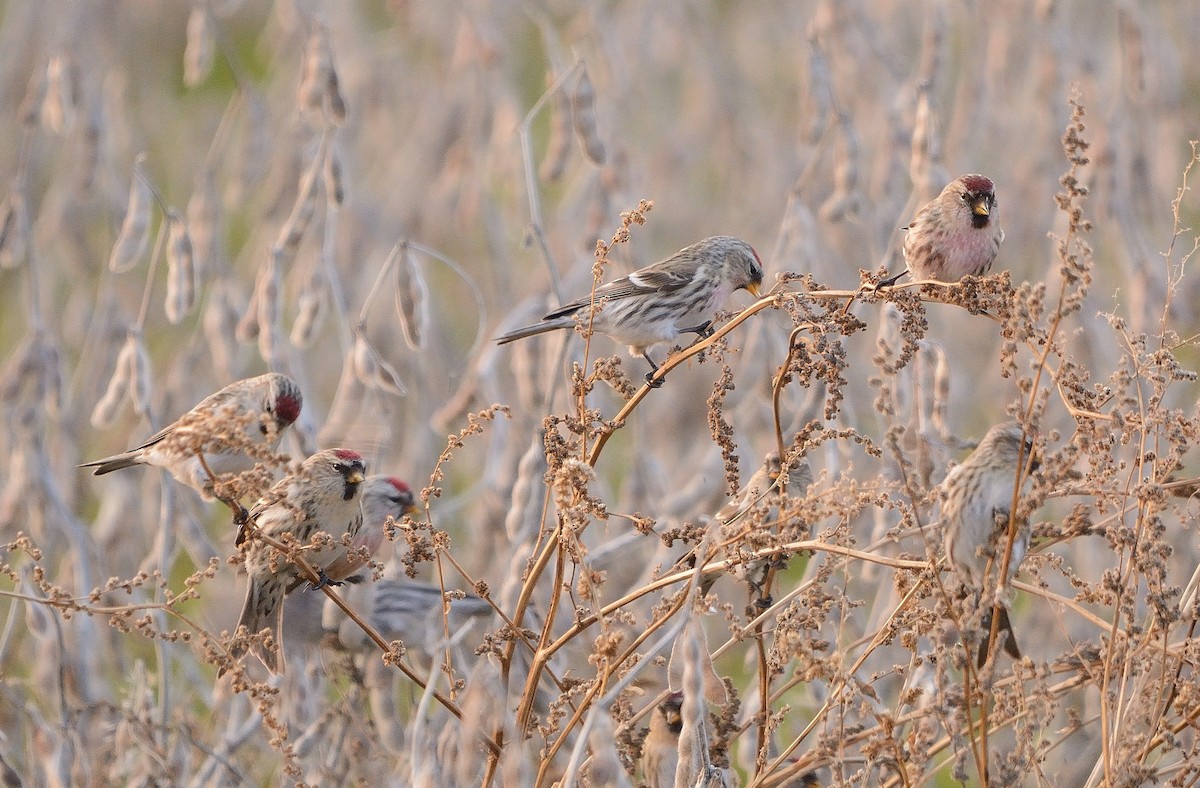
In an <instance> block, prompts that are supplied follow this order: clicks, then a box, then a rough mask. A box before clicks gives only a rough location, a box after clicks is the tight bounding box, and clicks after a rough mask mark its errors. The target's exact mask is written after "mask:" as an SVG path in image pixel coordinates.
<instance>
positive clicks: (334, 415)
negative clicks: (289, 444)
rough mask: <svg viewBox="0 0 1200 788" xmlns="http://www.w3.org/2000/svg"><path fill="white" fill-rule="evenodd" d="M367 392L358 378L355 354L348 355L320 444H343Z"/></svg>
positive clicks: (320, 435)
mask: <svg viewBox="0 0 1200 788" xmlns="http://www.w3.org/2000/svg"><path fill="white" fill-rule="evenodd" d="M365 391H366V387H365V386H364V385H363V383H362V381H361V380H359V378H358V370H357V365H356V364H355V358H354V353H353V352H351V353H348V354H346V359H345V361H344V362H343V363H342V375H341V377H340V378H338V387H337V391H336V392H335V393H334V395H333V404H332V405H330V406H329V415H328V416H327V417H326V418H325V426H324V427H322V428H321V431H320V433H318V434H317V442H318V443H319V444H321V445H322V446H334V445H337V444H339V443H342V442H343V440H344V439H345V436H346V434H347V433H348V432H349V430H350V427H351V426H352V425H353V424H354V421H355V419H356V418H357V417H358V413H359V411H360V409H361V408H362V403H363V394H364V393H365Z"/></svg>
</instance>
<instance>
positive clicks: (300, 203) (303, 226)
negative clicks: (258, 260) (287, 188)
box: [275, 157, 324, 260]
mask: <svg viewBox="0 0 1200 788" xmlns="http://www.w3.org/2000/svg"><path fill="white" fill-rule="evenodd" d="M323 158H324V157H321V159H323ZM321 159H319V160H315V161H313V163H312V165H311V166H310V167H309V168H308V169H307V170H305V171H304V174H303V175H302V176H300V188H299V190H298V192H297V194H296V203H295V204H294V205H293V206H292V212H291V214H289V215H288V218H287V221H286V222H284V223H283V227H282V228H280V230H279V240H278V241H276V242H275V246H276V248H277V249H280V250H281V251H283V252H284V253H285V254H286V258H285V259H287V260H291V259H293V258H294V257H295V256H296V251H297V250H298V249H299V248H300V241H301V239H303V238H304V231H305V230H307V229H308V223H309V222H310V221H312V217H313V212H314V211H316V208H317V175H318V173H319V171H320V170H321V169H322V167H323V164H324V161H323V160H321Z"/></svg>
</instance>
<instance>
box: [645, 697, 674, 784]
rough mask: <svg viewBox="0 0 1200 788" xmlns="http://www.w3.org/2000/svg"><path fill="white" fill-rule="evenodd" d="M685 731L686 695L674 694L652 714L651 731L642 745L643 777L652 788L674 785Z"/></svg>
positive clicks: (655, 708)
mask: <svg viewBox="0 0 1200 788" xmlns="http://www.w3.org/2000/svg"><path fill="white" fill-rule="evenodd" d="M682 732H683V693H682V692H672V693H671V694H670V695H668V696H667V697H666V700H664V701H663V702H662V703H659V704H658V705H657V706H655V707H654V711H652V712H650V732H649V733H647V734H646V740H645V741H644V742H642V777H643V778H645V780H646V784H647V785H648V786H650V788H672V787H673V786H674V785H675V772H677V771H678V770H679V734H680V733H682Z"/></svg>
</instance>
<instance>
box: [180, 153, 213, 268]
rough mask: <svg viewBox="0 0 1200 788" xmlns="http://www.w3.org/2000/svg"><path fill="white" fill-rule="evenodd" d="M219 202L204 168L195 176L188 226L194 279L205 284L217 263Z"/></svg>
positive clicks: (209, 173) (210, 174)
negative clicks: (207, 276)
mask: <svg viewBox="0 0 1200 788" xmlns="http://www.w3.org/2000/svg"><path fill="white" fill-rule="evenodd" d="M220 205H221V202H220V198H219V197H218V196H217V185H216V181H215V179H214V178H213V172H212V170H211V169H209V168H207V167H206V168H205V169H203V170H201V171H200V173H198V174H197V175H196V183H195V188H194V189H193V190H192V198H191V199H190V200H188V207H187V224H188V230H189V231H190V234H191V239H192V261H193V264H194V265H195V268H196V279H197V280H199V281H204V276H205V273H206V272H207V271H208V270H209V269H210V268H211V267H212V266H213V265H214V264H215V263H216V261H217V252H218V249H217V223H218V222H219V221H220V213H219V212H220Z"/></svg>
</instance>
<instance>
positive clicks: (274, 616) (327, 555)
mask: <svg viewBox="0 0 1200 788" xmlns="http://www.w3.org/2000/svg"><path fill="white" fill-rule="evenodd" d="M365 471H366V468H365V465H364V463H363V459H362V457H361V456H359V455H358V453H357V452H353V451H350V450H349V449H326V450H325V451H320V452H317V453H316V454H314V455H313V456H311V457H309V458H308V459H307V460H305V461H304V462H303V463H301V465H300V468H299V469H298V470H297V471H296V472H295V473H293V474H290V475H288V476H285V477H284V478H282V479H280V480H279V481H278V482H276V483H275V486H273V487H272V488H271V489H270V490H268V491H267V494H266V495H264V496H263V497H262V498H261V499H259V501H258V503H256V504H255V505H254V508H253V509H251V510H250V519H249V521H248V523H247V524H246V525H244V526H243V527H242V530H241V531H240V532H239V533H238V538H237V543H238V544H239V545H240V544H241V543H242V542H243V541H245V540H246V537H247V536H248V535H250V534H251V533H252V528H256V529H257V530H258V531H259V532H261V533H262V534H265V535H266V536H269V537H271V538H272V539H274V540H276V541H278V540H279V539H280V538H281V537H282V536H283V535H284V534H289V535H290V536H291V537H292V538H293V540H294V541H295V542H296V543H297V545H300V546H302V545H305V544H307V543H308V542H309V540H311V539H312V537H313V535H314V534H316V533H317V532H318V531H322V532H325V533H327V534H329V535H330V536H332V537H333V538H334V540H335V541H337V542H339V544H338V545H337V547H333V548H318V549H316V550H307V551H305V552H304V557H305V560H307V561H308V562H309V563H310V564H311V565H312V566H313V568H315V569H317V570H318V571H319V572H321V573H322V574H324V571H325V568H326V567H327V566H328V565H329V564H330V563H332V562H334V561H336V559H337V557H338V555H339V553H344V551H345V548H344V547H343V546H342V545H340V540H341V538H342V536H343V534H349V535H350V537H351V539H353V537H354V536H356V535H357V534H358V532H359V529H360V527H361V526H362V521H363V511H362V488H363V482H364V481H365V479H366V472H365ZM246 574H247V575H248V576H249V588H247V590H246V602H245V604H244V605H243V606H242V615H241V618H239V619H238V628H241V627H245V628H246V632H247V633H248V634H251V635H254V634H257V633H259V632H262V631H263V630H267V631H268V633H269V634H270V638H269V643H268V644H264V642H263V640H262V639H256V640H255V641H254V642H253V644H252V645H251V649H252V650H253V651H254V653H255V655H256V656H257V657H258V658H259V659H261V660H262V663H263V664H264V665H266V666H267V669H268V670H270V671H271V672H272V673H280V672H282V671H283V662H282V660H281V659H280V643H281V641H280V637H281V634H282V631H283V600H284V597H285V596H286V595H287V591H288V589H289V588H290V587H293V586H294V585H296V582H295V581H296V580H297V578H299V577H301V575H300V572H299V570H298V569H297V568H296V567H295V566H293V565H292V564H291V562H289V561H288V560H287V558H286V556H283V555H280V554H279V551H278V550H277V549H276V548H274V547H273V546H271V545H270V544H268V543H267V542H266V541H264V540H262V539H251V541H250V544H249V545H248V546H247V547H246ZM326 579H327V578H325V577H323V578H322V582H325V581H326ZM245 652H246V647H245V645H244V644H241V643H238V644H235V646H234V648H232V649H230V655H231V656H232V657H233V658H234V659H237V658H239V657H241V656H242V655H243V654H245Z"/></svg>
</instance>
